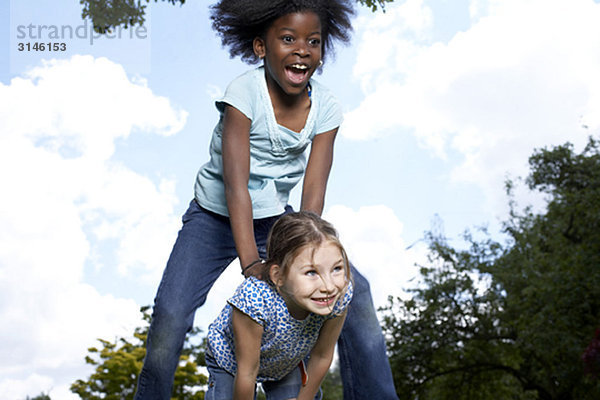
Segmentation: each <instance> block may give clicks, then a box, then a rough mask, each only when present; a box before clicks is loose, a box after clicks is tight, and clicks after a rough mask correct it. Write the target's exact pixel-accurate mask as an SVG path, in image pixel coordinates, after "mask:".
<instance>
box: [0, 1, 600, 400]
mask: <svg viewBox="0 0 600 400" xmlns="http://www.w3.org/2000/svg"><path fill="white" fill-rule="evenodd" d="M598 3H599V2H598V1H593V0H454V1H449V0H402V1H399V0H396V1H395V2H394V3H391V4H389V5H388V6H387V9H386V12H385V13H382V12H376V13H372V12H371V11H370V10H367V9H366V8H358V9H357V11H358V12H357V16H356V18H355V19H354V20H353V26H354V34H353V38H352V42H351V43H350V44H349V45H347V46H340V47H337V48H336V54H335V58H333V59H328V60H326V64H325V65H324V67H323V73H322V74H321V75H316V76H315V78H316V79H317V80H319V81H320V82H321V83H323V84H325V85H326V86H328V87H329V88H330V89H331V90H332V91H333V93H334V94H335V95H336V96H337V97H338V98H339V100H340V103H341V104H342V108H343V110H344V123H343V125H342V127H341V128H340V132H339V135H338V139H337V141H336V149H335V157H334V158H335V159H334V167H333V169H332V172H331V176H330V181H329V186H328V191H327V198H326V206H325V211H324V217H325V218H326V219H328V220H330V221H331V222H333V223H334V225H335V226H336V227H337V228H338V230H339V232H340V236H341V240H342V242H343V244H344V245H345V247H346V248H347V250H348V253H349V255H350V258H351V259H352V260H353V262H354V264H355V265H356V266H357V267H358V269H359V270H360V271H361V272H362V273H363V274H364V275H366V276H367V278H368V279H369V280H370V283H371V288H372V292H373V297H374V302H375V304H376V306H383V305H385V304H386V299H387V296H388V295H404V290H405V289H406V288H409V287H411V286H414V285H415V284H416V281H417V279H415V277H417V275H418V268H417V267H415V264H419V263H426V255H427V248H426V244H425V243H424V241H423V237H424V233H425V232H426V231H428V230H430V229H436V230H437V231H442V232H444V234H445V235H446V236H447V237H448V238H449V242H450V244H451V245H456V246H460V243H461V242H460V237H461V233H462V232H463V231H464V230H465V229H474V228H476V227H481V226H485V227H488V228H489V230H490V232H491V233H492V235H494V237H497V238H498V239H499V240H502V234H501V233H500V227H501V222H502V221H503V220H505V219H506V217H507V211H508V209H507V198H506V195H505V193H504V182H505V180H506V179H508V178H510V179H514V180H517V181H518V178H519V177H524V176H526V174H527V171H528V169H527V158H528V156H529V155H531V153H532V152H533V151H534V149H536V148H543V147H550V146H555V145H559V144H563V143H565V142H567V141H569V142H571V143H573V144H574V146H575V148H576V149H581V148H582V147H583V146H584V145H585V143H586V141H587V137H588V136H590V135H594V136H595V137H598V134H599V132H600V74H598V71H600V24H599V23H598V21H600V4H598ZM207 4H209V2H189V3H186V4H185V5H183V6H172V5H170V4H168V3H161V2H159V3H153V2H151V3H149V7H148V14H147V16H146V23H145V25H144V27H143V28H142V27H136V29H133V30H132V29H129V30H121V31H117V32H115V33H114V34H113V36H112V37H110V38H100V37H97V35H95V34H92V31H91V27H90V24H89V21H84V20H82V19H81V9H80V5H79V2H61V4H60V5H57V4H56V3H54V2H44V1H41V0H19V1H17V0H10V1H9V0H2V1H1V2H0V19H1V21H0V22H1V23H0V54H1V56H0V185H1V187H2V195H1V196H0V321H1V322H0V339H1V340H0V400H4V399H6V400H21V399H25V397H26V396H35V395H38V394H40V393H41V392H44V393H48V394H49V395H50V396H51V397H52V398H53V399H74V398H76V397H75V396H74V395H73V394H72V393H71V392H70V391H69V386H70V384H71V383H73V382H74V381H75V380H77V379H85V378H86V377H87V376H89V374H90V373H91V368H90V366H88V365H86V364H85V362H84V357H85V356H86V355H87V351H86V349H87V348H88V347H91V346H94V345H96V344H97V341H96V340H97V338H103V339H107V340H114V339H115V338H117V337H122V336H124V337H129V336H131V334H132V333H133V329H134V328H135V327H136V326H140V325H141V319H140V317H141V314H140V313H139V308H140V306H143V305H150V304H152V301H153V297H154V295H155V292H156V289H157V286H158V283H159V280H160V276H161V274H162V270H163V268H164V265H165V263H166V260H167V258H168V256H169V253H170V250H171V248H172V245H173V243H174V241H175V238H176V235H177V231H178V230H179V228H180V221H181V215H182V214H183V212H184V211H185V209H186V208H187V205H188V203H189V201H190V200H191V199H192V196H193V183H194V178H195V174H196V172H197V170H198V168H199V167H200V166H201V165H202V164H203V163H204V162H206V161H207V159H208V143H209V141H210V135H211V132H212V128H213V127H214V124H215V123H216V122H217V119H218V114H217V111H216V108H215V107H214V101H215V99H216V98H218V97H219V95H220V94H222V93H223V91H224V89H225V88H226V86H227V84H228V83H229V82H230V81H231V80H232V79H233V78H235V77H236V76H238V75H239V74H241V73H243V72H244V71H246V70H248V69H249V68H253V67H252V66H248V65H246V64H244V63H242V62H241V61H240V60H238V59H230V58H229V56H228V53H227V51H226V50H225V49H223V48H222V47H221V44H220V41H219V39H218V38H217V37H216V35H215V34H214V32H213V31H212V30H211V28H210V21H209V17H208V7H207ZM48 42H50V43H52V44H53V46H54V43H56V44H58V45H57V46H56V48H53V50H51V51H49V50H48V49H47V48H46V49H45V50H44V51H41V50H39V47H38V50H37V51H36V50H34V49H33V48H32V46H33V44H34V43H48ZM27 43H30V45H29V48H27V47H26V46H27ZM62 43H64V47H62V46H63V45H62ZM20 47H21V48H22V49H23V50H22V51H19V48H20ZM516 200H517V201H518V202H519V204H522V205H526V204H532V205H534V207H537V208H538V209H543V204H544V200H543V198H541V197H540V196H536V195H534V194H531V193H528V192H527V191H526V190H525V189H524V188H522V185H521V189H518V190H517V191H516ZM291 204H292V205H293V206H295V207H298V205H299V191H298V190H295V191H294V192H293V194H292V198H291ZM240 282H241V275H240V274H239V266H238V265H237V262H235V261H234V263H233V265H231V266H230V268H228V270H227V271H226V272H225V273H224V275H223V276H222V278H221V279H220V280H219V281H218V282H217V284H216V285H215V287H214V288H213V290H212V291H211V293H210V295H209V299H208V302H207V303H206V305H205V306H204V307H202V308H201V310H200V311H199V312H198V313H197V314H196V321H195V322H196V325H197V326H199V327H201V328H203V329H206V327H207V326H208V323H210V321H211V320H212V319H213V318H214V317H216V315H217V313H218V311H219V310H220V308H221V307H222V306H223V304H224V302H225V300H226V299H227V298H228V297H229V296H230V295H231V294H232V293H233V289H234V288H235V287H236V286H237V285H238V284H239V283H240Z"/></svg>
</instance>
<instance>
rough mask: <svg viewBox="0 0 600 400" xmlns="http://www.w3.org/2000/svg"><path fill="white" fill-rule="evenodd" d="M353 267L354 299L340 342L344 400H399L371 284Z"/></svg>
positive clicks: (349, 308) (339, 350)
mask: <svg viewBox="0 0 600 400" xmlns="http://www.w3.org/2000/svg"><path fill="white" fill-rule="evenodd" d="M351 267H352V274H353V277H354V295H353V297H352V301H351V302H350V305H349V307H348V316H347V317H346V322H345V323H344V327H343V328H342V333H341V334H340V338H339V340H338V355H339V358H340V372H341V375H342V381H343V384H344V400H364V399H377V400H391V399H394V400H397V399H398V396H397V395H396V390H395V389H394V381H393V378H392V371H391V369H390V364H389V361H388V358H387V354H386V347H385V340H384V337H383V333H382V331H381V325H380V324H379V320H378V319H377V314H376V312H375V307H374V306H373V300H372V298H371V291H370V288H369V282H368V281H367V280H366V279H365V277H364V276H362V275H361V274H360V273H359V272H358V271H357V270H356V268H354V266H351Z"/></svg>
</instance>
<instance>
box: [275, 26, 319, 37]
mask: <svg viewBox="0 0 600 400" xmlns="http://www.w3.org/2000/svg"><path fill="white" fill-rule="evenodd" d="M283 31H289V32H293V33H296V29H294V28H288V27H286V26H284V27H281V28H279V32H280V33H281V32H283ZM322 32H323V31H322V30H321V31H313V32H311V33H309V34H308V36H311V35H322V34H323V33H322Z"/></svg>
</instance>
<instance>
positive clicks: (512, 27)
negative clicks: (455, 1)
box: [341, 0, 600, 210]
mask: <svg viewBox="0 0 600 400" xmlns="http://www.w3.org/2000/svg"><path fill="white" fill-rule="evenodd" d="M388 8H389V10H388V13H386V14H383V15H382V14H375V15H373V16H371V17H370V18H368V19H364V20H361V21H359V24H358V26H357V33H358V35H357V36H358V40H357V44H358V51H357V54H358V59H357V63H356V66H355V69H354V73H355V75H356V76H357V77H358V78H359V80H360V81H361V83H362V87H363V91H364V92H365V94H366V96H365V99H364V100H363V102H362V103H361V104H360V105H359V106H358V107H357V108H356V109H354V110H352V111H351V112H350V113H348V115H347V116H346V121H345V124H344V126H343V128H342V130H341V132H342V134H343V135H345V136H346V137H348V138H353V139H371V138H375V137H378V136H381V135H388V134H393V133H394V132H402V133H404V134H408V133H412V134H414V135H415V136H416V137H417V138H418V139H419V141H420V143H421V144H422V145H423V146H424V147H425V148H427V149H430V150H431V151H433V152H434V153H435V154H437V155H438V156H439V157H446V155H447V154H448V153H449V152H458V153H459V154H461V155H462V157H463V160H462V163H461V164H460V165H455V166H454V167H453V170H452V173H451V176H452V178H453V179H454V180H455V181H458V182H467V183H472V184H476V185H479V186H480V187H481V188H482V189H483V190H484V191H485V193H486V194H487V198H488V203H489V204H488V209H489V210H496V209H497V208H498V207H500V206H501V205H502V204H504V203H505V199H504V197H503V196H502V195H501V191H502V187H503V185H502V183H503V180H504V178H505V176H506V174H507V173H509V174H511V175H512V176H523V175H525V174H526V172H527V164H526V163H527V158H528V156H529V155H530V154H531V153H532V151H533V149H534V148H539V147H543V146H547V145H557V144H562V143H564V142H566V141H571V142H573V143H575V144H576V145H578V146H581V145H582V144H583V143H584V142H585V141H586V137H587V135H589V134H590V133H593V132H595V133H597V132H598V131H599V130H600V75H599V74H598V73H597V71H599V70H600V25H599V24H598V23H597V21H598V20H599V18H600V4H596V3H595V2H593V1H592V0H577V1H569V2H567V1H565V0H552V1H547V0H543V1H542V0H528V1H522V0H503V1H496V0H489V1H484V0H477V1H472V2H471V9H470V12H471V16H472V25H471V27H470V28H469V29H468V30H466V31H464V32H459V33H457V34H456V35H455V36H454V37H453V38H452V39H451V40H450V41H449V42H448V43H441V42H436V43H431V40H429V38H428V35H427V29H430V28H431V27H432V26H434V25H435V24H443V21H435V20H433V21H432V20H431V12H430V9H429V8H428V7H427V5H425V4H424V3H423V1H421V0H408V1H407V2H405V3H402V4H399V5H395V3H392V4H391V5H390V6H389V7H388ZM407 21H417V23H416V24H413V25H412V26H411V25H405V24H406V22H407ZM402 26H404V28H400V27H402ZM375 60H376V61H377V62H375ZM582 125H586V126H587V127H588V129H583V128H582Z"/></svg>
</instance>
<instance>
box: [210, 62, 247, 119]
mask: <svg viewBox="0 0 600 400" xmlns="http://www.w3.org/2000/svg"><path fill="white" fill-rule="evenodd" d="M252 72H254V71H248V72H246V73H244V74H242V75H240V76H238V77H237V78H235V79H234V80H233V81H231V83H230V84H229V86H227V89H226V90H225V94H224V95H223V97H222V98H221V99H219V100H217V101H215V106H216V107H217V109H218V110H219V112H223V110H224V109H225V105H227V104H229V105H230V106H233V107H235V108H237V109H238V110H239V111H240V112H241V113H242V114H244V115H245V116H246V117H248V119H250V120H252V119H253V116H254V112H253V109H252V104H253V103H254V102H253V98H252V96H253V93H255V92H256V91H255V90H253V89H252V86H251V85H253V84H255V82H254V80H253V79H252V74H251V73H252Z"/></svg>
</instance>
